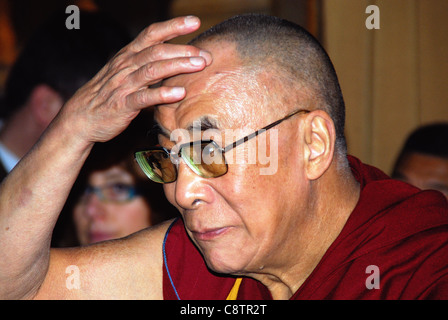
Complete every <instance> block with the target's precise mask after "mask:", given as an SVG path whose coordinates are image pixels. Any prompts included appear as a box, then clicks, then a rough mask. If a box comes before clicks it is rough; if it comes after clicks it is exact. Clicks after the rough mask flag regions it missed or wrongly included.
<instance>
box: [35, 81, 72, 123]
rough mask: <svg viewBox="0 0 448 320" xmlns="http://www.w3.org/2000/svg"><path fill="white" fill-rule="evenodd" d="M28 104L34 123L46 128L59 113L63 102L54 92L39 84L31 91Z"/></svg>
mask: <svg viewBox="0 0 448 320" xmlns="http://www.w3.org/2000/svg"><path fill="white" fill-rule="evenodd" d="M28 104H29V107H30V109H31V112H32V115H33V117H34V119H35V120H36V123H38V124H39V125H40V126H42V127H43V128H46V127H47V126H48V125H49V124H50V122H51V121H52V120H53V118H54V117H55V116H56V114H57V113H58V112H59V110H60V109H61V107H62V105H63V104H64V101H63V99H62V97H61V95H60V94H59V93H57V92H56V91H55V90H53V89H52V88H50V87H49V86H47V85H45V84H40V85H38V86H36V87H35V88H34V89H33V91H31V95H30V98H29V99H28Z"/></svg>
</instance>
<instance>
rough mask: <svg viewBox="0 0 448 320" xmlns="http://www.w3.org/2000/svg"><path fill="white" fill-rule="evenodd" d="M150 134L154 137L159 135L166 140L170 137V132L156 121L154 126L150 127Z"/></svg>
mask: <svg viewBox="0 0 448 320" xmlns="http://www.w3.org/2000/svg"><path fill="white" fill-rule="evenodd" d="M150 134H151V135H156V136H157V135H159V134H160V135H163V136H165V137H167V138H168V139H169V138H170V136H171V132H170V131H169V130H168V129H166V128H165V127H164V126H162V125H161V124H160V123H159V122H157V121H156V122H155V124H154V126H153V127H152V129H151V131H150Z"/></svg>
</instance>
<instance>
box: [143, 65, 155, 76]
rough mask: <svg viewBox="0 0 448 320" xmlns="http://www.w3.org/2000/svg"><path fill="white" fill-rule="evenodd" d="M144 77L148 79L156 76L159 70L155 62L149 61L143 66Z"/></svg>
mask: <svg viewBox="0 0 448 320" xmlns="http://www.w3.org/2000/svg"><path fill="white" fill-rule="evenodd" d="M142 72H143V77H144V78H145V79H147V80H153V79H155V78H156V74H157V70H156V68H155V66H154V64H152V63H149V64H147V65H145V66H144V67H143V68H142Z"/></svg>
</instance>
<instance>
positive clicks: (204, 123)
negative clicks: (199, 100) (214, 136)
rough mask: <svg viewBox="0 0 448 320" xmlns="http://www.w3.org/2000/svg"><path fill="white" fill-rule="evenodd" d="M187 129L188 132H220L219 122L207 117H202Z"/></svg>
mask: <svg viewBox="0 0 448 320" xmlns="http://www.w3.org/2000/svg"><path fill="white" fill-rule="evenodd" d="M198 123H200V125H199V126H198ZM186 129H187V130H188V131H193V130H200V131H205V130H208V129H215V130H219V125H218V121H217V120H216V119H215V118H212V117H210V116H207V115H205V116H202V117H200V118H199V119H196V120H194V121H193V123H192V124H190V125H189V126H187V128H186Z"/></svg>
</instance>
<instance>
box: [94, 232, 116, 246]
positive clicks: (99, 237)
mask: <svg viewBox="0 0 448 320" xmlns="http://www.w3.org/2000/svg"><path fill="white" fill-rule="evenodd" d="M89 238H90V243H95V242H100V241H105V240H111V239H114V238H115V237H114V235H113V234H111V233H105V232H91V233H90V234H89Z"/></svg>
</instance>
